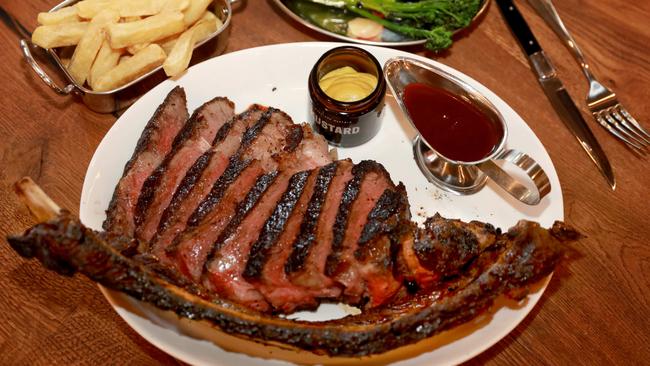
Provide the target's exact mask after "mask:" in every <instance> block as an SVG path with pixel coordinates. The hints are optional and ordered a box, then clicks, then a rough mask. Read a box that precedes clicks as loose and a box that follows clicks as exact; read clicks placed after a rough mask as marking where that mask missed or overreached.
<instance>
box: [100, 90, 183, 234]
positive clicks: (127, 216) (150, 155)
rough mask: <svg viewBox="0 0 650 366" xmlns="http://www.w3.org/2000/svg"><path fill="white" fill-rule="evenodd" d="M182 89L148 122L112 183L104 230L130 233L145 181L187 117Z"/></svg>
mask: <svg viewBox="0 0 650 366" xmlns="http://www.w3.org/2000/svg"><path fill="white" fill-rule="evenodd" d="M187 117H188V113H187V107H186V101H185V91H184V90H183V88H181V87H180V86H177V87H175V88H174V89H172V90H171V91H170V92H169V94H167V97H165V100H164V101H163V102H162V104H160V106H158V108H157V109H156V111H155V112H154V114H153V116H152V117H151V119H150V120H149V122H147V125H146V126H145V128H144V130H143V131H142V135H140V138H139V139H138V142H137V144H136V147H135V151H134V152H133V155H132V156H131V158H130V159H129V161H128V162H127V163H126V165H125V166H124V171H123V173H122V178H120V181H119V182H118V184H117V186H116V187H115V191H114V192H113V197H112V199H111V202H110V204H109V206H108V209H107V210H106V220H105V221H104V223H103V224H102V227H103V228H104V230H106V231H111V232H118V233H121V234H124V235H127V236H133V233H134V231H135V221H134V215H135V207H136V205H137V201H138V197H139V195H140V191H141V189H142V185H143V183H144V181H145V180H146V179H147V177H149V175H150V174H151V173H152V172H153V171H154V169H155V168H156V167H157V166H158V165H159V164H160V163H161V162H162V161H163V159H164V157H165V155H166V154H167V153H168V152H169V151H171V149H172V145H173V141H174V139H175V137H176V135H177V134H178V132H179V131H180V130H181V129H182V128H183V125H184V124H185V122H186V121H187Z"/></svg>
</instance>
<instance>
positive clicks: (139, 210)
mask: <svg viewBox="0 0 650 366" xmlns="http://www.w3.org/2000/svg"><path fill="white" fill-rule="evenodd" d="M222 101H223V102H225V103H226V104H227V105H229V106H231V107H232V109H233V110H234V104H233V102H231V101H230V100H228V98H225V97H216V98H214V99H212V100H210V101H208V102H206V103H204V104H203V105H202V106H200V107H199V108H197V109H196V110H195V111H194V113H192V116H191V117H190V118H189V120H188V121H187V123H185V126H183V129H181V131H180V132H179V133H178V135H177V136H176V138H175V139H174V143H173V145H172V150H171V151H170V152H169V153H168V154H167V156H165V160H163V162H162V163H161V164H160V165H159V166H158V167H157V168H156V169H155V170H154V172H153V173H151V175H150V176H149V177H148V178H147V180H145V182H144V184H143V185H142V191H141V192H140V197H139V198H138V203H137V205H136V208H135V215H134V216H135V217H134V221H135V224H136V226H140V225H142V224H143V223H144V222H145V220H146V214H147V211H148V209H149V206H150V205H151V204H152V203H153V200H154V196H155V193H156V189H157V188H158V186H159V185H160V182H161V180H162V179H163V176H164V175H165V172H166V171H167V166H168V165H169V163H170V162H171V161H172V159H173V158H174V156H176V153H177V152H178V151H179V150H180V149H181V147H182V146H183V143H184V142H185V141H187V140H188V139H191V138H193V137H194V136H195V135H196V134H197V133H198V132H199V131H198V130H199V129H201V126H202V124H203V117H202V116H203V115H202V113H203V111H204V108H207V107H208V106H209V105H211V104H213V103H216V102H222ZM211 139H214V137H211Z"/></svg>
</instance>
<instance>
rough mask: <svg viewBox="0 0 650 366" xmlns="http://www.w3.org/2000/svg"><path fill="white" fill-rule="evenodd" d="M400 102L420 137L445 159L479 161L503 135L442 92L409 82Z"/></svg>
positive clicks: (472, 108)
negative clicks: (402, 102) (402, 100)
mask: <svg viewBox="0 0 650 366" xmlns="http://www.w3.org/2000/svg"><path fill="white" fill-rule="evenodd" d="M403 99H404V104H405V106H406V109H407V110H408V113H409V116H410V117H411V121H412V122H413V124H414V125H415V127H416V128H417V129H418V131H419V133H420V135H421V136H422V138H423V139H424V140H425V141H426V142H427V143H428V144H429V145H430V146H431V147H432V148H434V149H435V150H436V151H437V152H438V153H440V154H442V155H444V156H445V157H446V158H448V159H451V160H456V161H463V162H473V161H478V160H481V159H483V158H485V157H486V156H488V155H489V154H490V153H491V152H492V151H493V149H494V147H495V146H497V145H498V143H499V140H500V139H501V137H502V136H503V129H501V127H500V126H498V125H496V124H494V123H492V122H490V120H489V119H488V118H487V117H486V116H485V115H484V114H483V113H482V112H481V111H480V110H479V109H478V108H476V107H475V106H473V105H472V104H471V103H470V102H468V101H466V100H465V99H462V98H461V97H459V96H457V95H455V94H453V93H451V92H449V91H447V90H445V89H441V88H434V87H431V86H429V85H427V84H423V83H412V84H409V85H407V86H406V88H405V89H404V97H403Z"/></svg>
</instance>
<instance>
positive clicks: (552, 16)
mask: <svg viewBox="0 0 650 366" xmlns="http://www.w3.org/2000/svg"><path fill="white" fill-rule="evenodd" d="M528 2H529V3H530V5H531V6H532V7H533V8H534V9H535V11H537V13H538V14H539V15H540V16H541V17H542V19H544V21H546V23H547V24H548V25H549V26H550V27H551V29H553V31H554V32H555V33H556V34H557V36H558V37H559V38H560V39H561V40H562V42H563V43H564V45H565V46H566V47H567V48H568V49H569V50H570V51H571V54H572V55H573V57H574V58H575V59H576V61H578V63H579V64H580V67H581V68H582V73H583V74H584V75H585V77H586V78H587V81H589V93H588V94H587V106H588V107H589V110H590V111H591V114H592V115H593V116H594V118H595V119H596V121H598V123H599V124H600V125H601V126H603V127H604V128H605V129H606V130H607V131H609V132H610V133H611V134H613V135H614V136H616V137H618V138H619V139H621V140H622V141H624V142H625V143H626V144H627V145H628V146H630V147H632V148H633V150H634V151H636V152H643V151H645V150H644V148H647V147H648V146H650V134H649V133H648V132H647V131H646V130H645V129H644V128H643V127H641V125H640V124H639V122H637V120H636V119H635V118H634V117H632V115H631V114H630V113H629V112H628V111H627V110H626V109H625V108H624V107H623V106H622V105H621V103H619V101H618V98H617V97H616V94H615V93H614V92H613V91H611V90H610V89H608V88H607V87H605V86H604V85H603V84H601V83H600V82H599V81H598V80H596V78H595V76H594V74H593V73H592V72H591V69H590V67H589V64H587V61H586V59H585V56H584V55H583V53H582V51H581V50H580V48H579V47H578V44H577V43H576V42H575V40H574V39H573V37H572V36H571V34H570V33H569V31H568V30H567V29H566V27H565V26H564V23H563V22H562V19H560V15H559V14H558V13H557V10H555V6H553V3H552V2H551V0H528ZM635 149H636V150H635Z"/></svg>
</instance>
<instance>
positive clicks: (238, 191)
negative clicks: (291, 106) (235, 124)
mask: <svg viewBox="0 0 650 366" xmlns="http://www.w3.org/2000/svg"><path fill="white" fill-rule="evenodd" d="M295 131H298V132H299V137H300V138H302V128H301V127H300V126H298V125H294V124H293V122H292V121H291V119H290V118H289V116H287V115H286V114H284V113H283V112H281V111H279V110H277V109H273V108H269V109H268V110H267V111H266V112H264V113H263V115H262V117H261V118H260V119H259V120H258V121H257V122H256V123H255V124H254V125H253V127H251V128H249V129H248V130H247V131H246V132H245V133H244V136H243V138H242V144H241V146H240V148H239V150H238V151H237V153H235V155H234V156H232V157H231V158H230V163H229V165H228V167H227V168H226V171H225V172H224V173H223V174H222V175H221V177H219V179H218V180H217V181H216V182H215V184H214V185H213V187H212V189H211V190H210V193H208V195H207V196H206V197H205V198H204V199H203V200H202V201H201V203H199V205H198V206H197V207H196V209H195V210H194V212H193V213H192V215H191V216H190V218H189V220H188V222H187V228H186V229H185V230H184V231H183V232H182V233H180V234H178V235H177V236H176V238H175V239H174V240H173V242H172V244H171V245H170V246H169V247H168V249H167V250H166V254H167V255H168V256H169V257H173V261H174V263H175V265H176V266H177V267H178V269H179V270H180V271H181V272H182V273H183V274H185V275H187V276H188V277H190V278H192V279H193V280H195V281H199V279H200V276H201V273H202V272H203V268H204V264H205V261H206V260H207V257H208V254H209V253H210V251H211V249H212V246H213V244H214V243H215V241H216V240H217V239H218V238H219V236H220V235H221V232H222V231H223V229H224V228H225V227H226V225H227V224H228V223H229V222H230V221H231V219H232V218H233V216H234V215H235V212H236V210H237V207H238V205H239V203H240V202H242V201H243V200H244V199H245V198H246V195H247V193H248V192H249V191H250V190H251V189H252V188H253V186H254V185H255V183H256V182H257V180H258V178H260V176H262V175H264V174H266V173H269V172H272V171H274V170H275V168H276V167H277V163H276V162H275V160H274V159H272V158H271V155H269V150H270V151H271V152H275V153H277V152H280V151H282V150H283V149H285V148H287V146H290V145H287V144H291V145H295V141H294V140H295V139H296V138H297V137H296V135H297V134H296V132H295ZM273 135H281V136H283V137H282V138H280V139H275V140H273V141H262V142H261V143H258V142H257V138H256V137H257V136H260V137H262V136H273ZM258 158H259V159H258Z"/></svg>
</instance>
